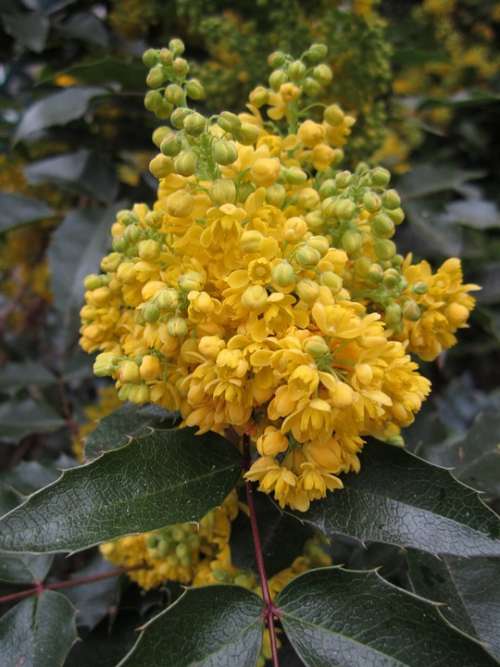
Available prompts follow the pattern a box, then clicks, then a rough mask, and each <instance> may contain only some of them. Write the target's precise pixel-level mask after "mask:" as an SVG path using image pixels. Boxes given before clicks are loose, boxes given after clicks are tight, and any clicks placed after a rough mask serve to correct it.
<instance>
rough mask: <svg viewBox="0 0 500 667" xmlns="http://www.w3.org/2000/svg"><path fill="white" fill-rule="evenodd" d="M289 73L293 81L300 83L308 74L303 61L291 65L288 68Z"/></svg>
mask: <svg viewBox="0 0 500 667" xmlns="http://www.w3.org/2000/svg"><path fill="white" fill-rule="evenodd" d="M287 72H288V77H289V78H290V80H291V81H298V80H299V79H301V78H302V77H303V76H304V74H305V73H306V66H305V65H304V63H303V62H302V61H301V60H294V61H293V63H290V65H289V66H288V70H287Z"/></svg>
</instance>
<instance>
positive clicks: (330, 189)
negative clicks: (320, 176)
mask: <svg viewBox="0 0 500 667" xmlns="http://www.w3.org/2000/svg"><path fill="white" fill-rule="evenodd" d="M343 173H346V172H340V174H337V176H336V178H335V180H333V178H327V179H326V181H323V183H322V184H321V187H320V189H319V194H320V197H321V199H328V198H331V197H333V196H334V195H336V194H337V178H338V177H339V176H340V175H341V174H343ZM347 173H349V172H347ZM349 175H350V174H349Z"/></svg>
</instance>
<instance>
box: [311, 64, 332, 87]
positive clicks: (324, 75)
mask: <svg viewBox="0 0 500 667" xmlns="http://www.w3.org/2000/svg"><path fill="white" fill-rule="evenodd" d="M312 75H313V77H314V78H315V79H316V81H317V82H318V83H319V84H321V85H322V86H327V85H328V84H329V83H330V81H331V80H332V79H333V72H332V69H331V67H329V66H328V65H325V64H324V63H321V65H316V67H315V68H314V69H313V73H312Z"/></svg>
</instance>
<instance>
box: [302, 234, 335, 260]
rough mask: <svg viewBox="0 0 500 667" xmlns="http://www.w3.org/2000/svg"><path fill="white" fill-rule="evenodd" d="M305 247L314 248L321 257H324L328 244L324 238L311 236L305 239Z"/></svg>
mask: <svg viewBox="0 0 500 667" xmlns="http://www.w3.org/2000/svg"><path fill="white" fill-rule="evenodd" d="M307 245H308V246H311V248H315V249H316V250H317V251H318V252H319V253H320V255H321V256H323V255H326V253H327V252H328V250H329V249H330V243H329V242H328V239H327V238H326V236H311V238H309V239H307Z"/></svg>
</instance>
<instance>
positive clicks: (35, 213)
mask: <svg viewBox="0 0 500 667" xmlns="http://www.w3.org/2000/svg"><path fill="white" fill-rule="evenodd" d="M53 214H54V212H53V210H52V209H51V208H49V207H48V206H47V204H46V203H45V202H42V201H39V200H38V199H33V198H32V197H25V196H24V195H18V194H10V193H7V192H2V193H0V233H4V232H8V231H10V230H11V229H15V228H16V227H21V226H22V225H29V224H31V223H34V222H38V221H39V220H43V219H44V218H50V217H51V216H52V215H53Z"/></svg>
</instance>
